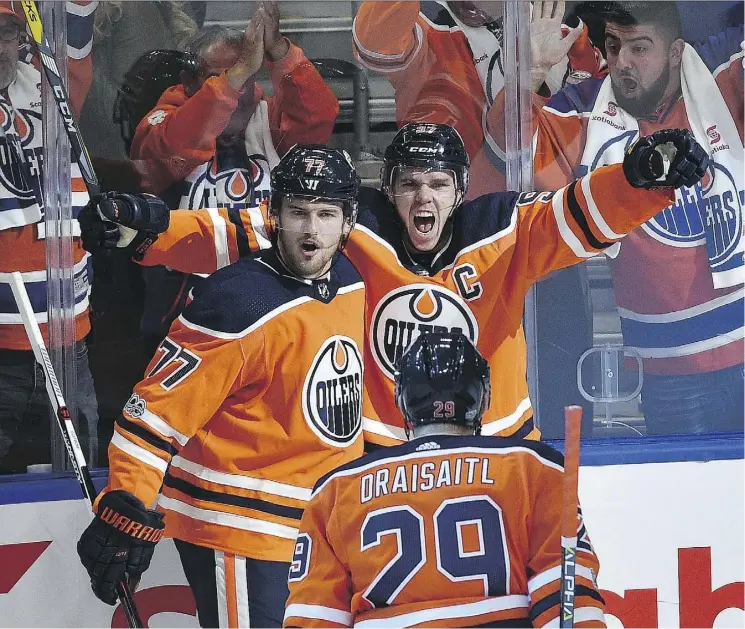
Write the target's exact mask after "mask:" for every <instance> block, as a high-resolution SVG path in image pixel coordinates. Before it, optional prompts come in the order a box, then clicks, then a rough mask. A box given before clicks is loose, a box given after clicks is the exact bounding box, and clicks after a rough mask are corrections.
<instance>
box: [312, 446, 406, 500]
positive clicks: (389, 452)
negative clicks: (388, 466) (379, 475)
mask: <svg viewBox="0 0 745 629" xmlns="http://www.w3.org/2000/svg"><path fill="white" fill-rule="evenodd" d="M408 446H409V444H408V443H402V444H400V445H397V446H388V447H380V448H378V449H376V450H375V451H373V452H370V453H367V454H363V455H362V456H361V457H360V458H358V459H354V460H353V461H349V462H348V463H345V464H344V465H340V466H339V467H337V468H335V469H333V470H331V471H330V472H327V473H326V474H324V475H323V476H321V478H319V479H318V481H317V482H316V484H315V486H314V487H313V494H315V493H316V492H317V491H318V490H319V489H320V488H321V487H323V485H325V484H326V482H327V481H329V480H330V479H331V478H332V477H334V476H341V475H345V474H346V473H347V472H351V473H354V471H355V470H357V469H362V468H366V467H368V466H369V465H374V464H375V463H377V462H379V461H383V460H387V459H390V458H395V457H399V456H405V455H406V454H408V453H409V452H410V449H409V448H408Z"/></svg>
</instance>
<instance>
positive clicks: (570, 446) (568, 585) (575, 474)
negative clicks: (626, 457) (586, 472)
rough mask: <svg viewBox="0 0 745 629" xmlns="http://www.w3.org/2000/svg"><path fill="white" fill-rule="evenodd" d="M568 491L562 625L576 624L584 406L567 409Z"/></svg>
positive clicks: (565, 499)
mask: <svg viewBox="0 0 745 629" xmlns="http://www.w3.org/2000/svg"><path fill="white" fill-rule="evenodd" d="M564 423H565V428H564V491H563V494H564V495H563V501H562V510H561V599H560V601H561V609H560V611H559V614H560V615H559V627H567V628H569V627H574V590H575V582H574V574H575V570H576V567H577V565H576V562H577V510H578V509H579V496H578V491H577V484H578V480H579V438H580V429H581V426H582V407H581V406H567V407H566V408H565V409H564Z"/></svg>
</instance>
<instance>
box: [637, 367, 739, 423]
mask: <svg viewBox="0 0 745 629" xmlns="http://www.w3.org/2000/svg"><path fill="white" fill-rule="evenodd" d="M743 373H744V372H743V365H737V366H735V367H729V368H728V369H722V370H720V371H711V372H708V373H698V374H690V375H688V374H687V375H680V376H658V375H646V374H645V375H644V384H643V387H642V411H643V412H644V419H645V422H646V424H647V433H648V434H650V435H665V434H667V435H669V434H694V433H707V432H725V431H732V430H734V431H741V430H743V423H744V419H743V415H744V414H745V409H744V408H743V395H744V394H745V392H744V391H743V382H744V378H743Z"/></svg>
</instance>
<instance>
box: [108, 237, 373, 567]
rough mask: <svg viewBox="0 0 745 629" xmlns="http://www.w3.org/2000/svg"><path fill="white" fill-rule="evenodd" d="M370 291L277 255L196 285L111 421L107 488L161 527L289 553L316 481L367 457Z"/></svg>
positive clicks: (223, 546)
mask: <svg viewBox="0 0 745 629" xmlns="http://www.w3.org/2000/svg"><path fill="white" fill-rule="evenodd" d="M363 307H364V286H363V284H362V282H361V281H360V278H359V275H358V274H357V273H356V271H355V270H354V268H353V267H352V266H351V264H350V263H349V262H348V261H347V260H345V259H344V258H341V259H340V260H339V261H338V262H337V263H336V264H335V265H334V267H333V268H332V271H331V275H330V278H329V279H328V280H315V281H309V280H308V281H305V280H299V279H297V278H295V277H292V276H290V275H289V274H287V271H286V270H285V268H284V266H282V264H281V263H280V262H279V260H278V258H277V257H276V255H275V254H274V252H272V251H269V252H267V253H265V254H262V255H261V256H259V257H257V258H252V259H246V260H243V261H241V262H240V263H238V264H236V265H233V266H231V267H230V268H227V269H223V270H222V271H220V272H219V273H216V274H215V275H214V276H213V277H211V278H209V279H207V280H205V282H204V283H202V284H201V285H200V286H199V287H198V288H197V289H195V290H194V300H193V301H192V302H191V303H190V305H189V306H187V308H186V309H185V310H184V313H183V315H181V316H180V317H179V318H178V319H177V320H176V321H175V322H174V324H173V325H172V327H171V330H170V332H169V334H168V336H167V337H166V339H165V340H164V341H163V342H162V343H161V345H160V347H159V348H158V351H157V352H156V355H155V357H154V358H153V360H152V361H151V363H150V365H149V367H148V371H147V375H146V377H145V379H144V380H143V381H142V382H140V383H139V384H138V385H137V386H136V387H135V389H134V393H133V394H132V397H131V398H130V400H129V402H127V405H126V406H125V408H124V411H123V413H122V416H121V417H120V418H119V420H118V421H117V424H116V426H115V429H114V436H113V438H112V440H111V444H110V446H109V466H110V474H109V482H108V485H107V487H106V489H105V490H104V491H111V490H115V489H123V490H126V491H128V492H130V493H132V494H134V495H135V496H137V497H138V498H140V499H141V500H142V501H143V502H144V503H145V504H146V505H152V504H153V502H154V501H155V499H156V497H157V496H158V492H159V490H161V484H162V494H161V495H160V497H159V498H158V503H157V504H158V509H160V510H161V511H163V512H164V513H165V522H166V534H167V535H169V536H171V537H175V538H178V539H181V540H185V541H187V542H191V543H193V544H198V545H201V546H206V547H209V548H214V549H217V550H221V551H223V552H230V553H234V554H237V555H241V556H244V557H251V558H254V559H262V560H271V561H289V559H290V557H291V556H292V549H293V542H294V539H295V536H296V534H297V526H298V524H299V521H300V517H301V515H302V511H303V509H304V508H305V506H306V504H307V501H308V500H309V499H310V494H311V490H312V488H313V485H314V483H315V482H316V481H317V480H318V478H319V477H320V476H322V475H323V474H325V473H327V472H329V471H330V470H332V469H334V468H335V467H337V466H338V465H340V464H343V463H346V462H348V461H350V460H352V459H355V458H357V457H359V456H360V455H361V454H362V438H361V434H360V432H361V431H360V423H361V407H362V396H363V377H364V376H363V367H362V365H363V363H362V351H361V347H362V340H363V331H362V316H361V312H362V309H363Z"/></svg>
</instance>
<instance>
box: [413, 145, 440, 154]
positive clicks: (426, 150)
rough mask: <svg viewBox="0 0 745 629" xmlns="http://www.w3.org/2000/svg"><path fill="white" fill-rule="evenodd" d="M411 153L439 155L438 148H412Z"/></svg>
mask: <svg viewBox="0 0 745 629" xmlns="http://www.w3.org/2000/svg"><path fill="white" fill-rule="evenodd" d="M409 153H437V147H433V146H410V147H409Z"/></svg>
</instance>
